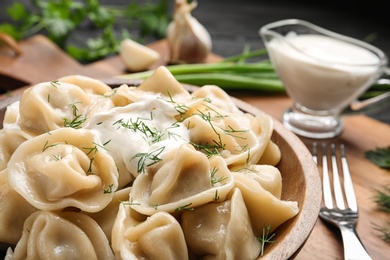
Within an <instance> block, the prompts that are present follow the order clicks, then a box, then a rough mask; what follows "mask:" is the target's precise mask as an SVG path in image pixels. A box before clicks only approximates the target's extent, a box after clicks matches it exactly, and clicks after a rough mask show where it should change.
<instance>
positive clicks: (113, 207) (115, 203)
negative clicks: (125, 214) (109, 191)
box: [86, 187, 131, 242]
mask: <svg viewBox="0 0 390 260" xmlns="http://www.w3.org/2000/svg"><path fill="white" fill-rule="evenodd" d="M130 189H131V187H127V188H124V189H121V190H117V191H116V192H115V193H114V197H113V198H112V200H111V202H110V204H108V205H107V207H105V208H104V209H103V210H101V211H99V212H96V213H86V214H87V215H88V216H90V217H92V218H93V219H94V220H95V221H96V222H97V223H98V224H99V226H100V227H101V228H102V230H103V232H104V233H105V234H106V236H107V239H108V241H110V242H111V231H112V227H113V225H114V221H115V218H116V215H117V214H118V210H119V204H121V203H122V202H123V201H127V200H128V199H129V195H130Z"/></svg>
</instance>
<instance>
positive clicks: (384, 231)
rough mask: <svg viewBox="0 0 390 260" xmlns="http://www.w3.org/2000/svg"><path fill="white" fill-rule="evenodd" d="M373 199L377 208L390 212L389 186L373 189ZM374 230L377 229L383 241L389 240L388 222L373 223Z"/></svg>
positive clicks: (389, 223) (389, 227)
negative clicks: (384, 223)
mask: <svg viewBox="0 0 390 260" xmlns="http://www.w3.org/2000/svg"><path fill="white" fill-rule="evenodd" d="M375 192H376V194H375V197H374V201H375V202H376V204H377V206H378V209H379V210H381V211H384V212H386V213H390V186H387V187H383V189H382V190H375ZM374 228H375V230H377V231H379V232H380V234H381V237H382V239H383V240H384V241H386V242H390V222H388V223H387V225H382V226H381V225H379V224H376V223H375V224H374Z"/></svg>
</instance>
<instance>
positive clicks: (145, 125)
mask: <svg viewBox="0 0 390 260" xmlns="http://www.w3.org/2000/svg"><path fill="white" fill-rule="evenodd" d="M177 114H178V112H177V111H176V110H175V109H174V108H173V107H172V106H171V104H170V103H168V102H167V101H166V100H164V99H162V98H159V97H158V96H156V95H151V94H145V95H143V96H142V97H140V100H139V102H136V103H131V104H129V105H126V106H124V107H115V108H113V109H111V110H109V111H107V112H102V113H97V114H95V115H93V116H91V118H90V120H89V122H88V123H87V124H86V125H85V128H86V129H91V130H92V131H94V132H95V133H97V135H98V136H99V137H100V139H101V142H102V143H105V142H107V140H110V142H109V143H107V145H106V147H107V149H108V152H109V154H110V155H111V156H112V157H113V158H114V160H115V163H116V165H117V167H118V169H119V182H120V185H119V186H120V187H124V186H125V185H128V184H129V183H130V182H132V181H133V179H134V178H135V177H137V176H138V175H139V174H142V173H144V172H145V168H147V165H149V164H153V162H154V161H158V159H157V158H158V157H161V156H162V154H164V153H166V152H168V151H169V150H171V149H174V148H176V147H178V146H180V145H181V144H183V143H187V142H188V130H187V128H186V127H185V126H184V125H180V124H177V121H176V119H175V115H177Z"/></svg>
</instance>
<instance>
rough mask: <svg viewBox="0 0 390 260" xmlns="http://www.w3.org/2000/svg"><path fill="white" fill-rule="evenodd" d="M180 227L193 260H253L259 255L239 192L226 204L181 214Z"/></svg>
mask: <svg viewBox="0 0 390 260" xmlns="http://www.w3.org/2000/svg"><path fill="white" fill-rule="evenodd" d="M254 221H256V220H254ZM181 225H182V228H183V232H184V236H185V238H186V241H187V245H188V249H189V251H190V254H191V255H193V256H194V257H195V258H196V259H220V260H232V259H256V258H257V257H258V256H259V255H260V250H261V244H260V243H259V241H258V240H257V238H256V235H255V233H254V232H253V230H252V223H251V219H250V218H249V215H248V211H247V209H246V207H245V203H244V200H243V198H242V194H241V192H240V190H239V189H234V190H233V191H232V194H231V197H230V198H228V199H227V200H225V201H222V202H218V203H209V204H206V205H203V206H200V207H198V208H195V209H194V210H192V211H185V212H183V214H182V216H181Z"/></svg>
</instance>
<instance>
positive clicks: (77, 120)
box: [63, 102, 87, 129]
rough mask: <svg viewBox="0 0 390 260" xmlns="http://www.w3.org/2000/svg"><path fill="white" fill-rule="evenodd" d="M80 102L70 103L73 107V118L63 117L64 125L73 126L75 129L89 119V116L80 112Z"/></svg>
mask: <svg viewBox="0 0 390 260" xmlns="http://www.w3.org/2000/svg"><path fill="white" fill-rule="evenodd" d="M78 103H80V102H76V103H73V104H70V107H71V109H72V115H73V119H71V120H70V119H68V118H63V120H64V127H71V128H75V129H79V128H81V126H82V124H83V123H84V122H85V121H86V120H87V117H86V116H84V117H83V115H82V114H79V113H78V112H79V109H78V108H77V106H76V104H78Z"/></svg>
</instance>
